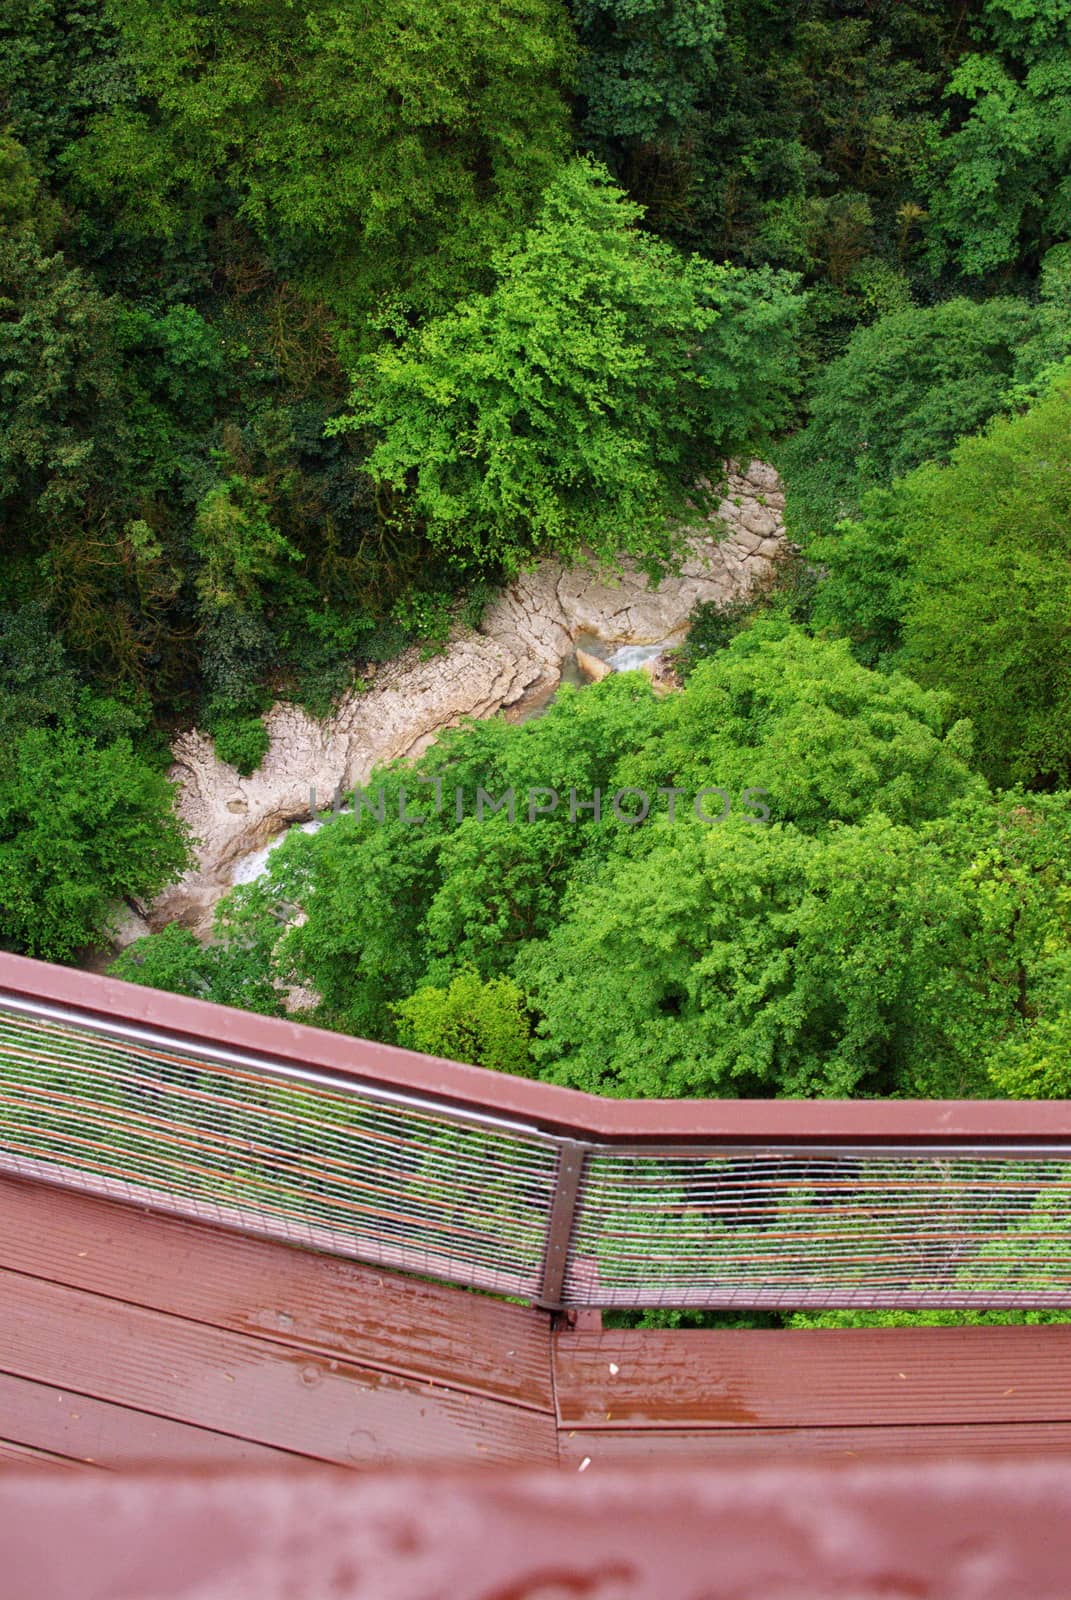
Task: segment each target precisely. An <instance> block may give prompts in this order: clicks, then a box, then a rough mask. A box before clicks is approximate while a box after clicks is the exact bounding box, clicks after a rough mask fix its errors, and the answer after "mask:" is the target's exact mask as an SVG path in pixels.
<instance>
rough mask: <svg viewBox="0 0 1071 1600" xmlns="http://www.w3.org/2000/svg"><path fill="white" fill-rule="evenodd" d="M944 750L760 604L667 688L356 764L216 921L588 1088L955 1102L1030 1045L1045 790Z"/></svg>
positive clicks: (486, 1052) (1045, 850)
mask: <svg viewBox="0 0 1071 1600" xmlns="http://www.w3.org/2000/svg"><path fill="white" fill-rule="evenodd" d="M969 757H970V739H969V730H968V729H967V727H966V726H965V725H963V724H962V723H956V722H954V721H953V719H952V716H951V712H950V706H949V701H948V698H947V697H946V696H944V695H942V694H939V693H937V692H935V691H931V690H924V689H922V688H920V687H919V686H918V685H917V684H915V683H914V682H913V681H912V680H911V679H909V678H907V677H903V676H900V675H895V674H894V675H889V674H880V673H875V672H873V671H870V670H868V669H866V668H864V667H862V666H860V665H858V664H857V663H856V662H855V661H854V660H853V659H852V657H851V655H850V652H849V650H848V647H847V644H846V642H844V641H829V642H825V641H820V640H817V639H814V638H812V637H809V636H808V634H807V633H806V632H804V631H803V630H801V629H799V628H796V627H793V626H791V625H789V624H787V623H786V622H784V621H783V620H781V619H777V618H772V619H768V620H759V621H756V622H755V623H754V624H753V625H752V626H751V627H750V628H747V629H745V630H743V631H742V632H741V633H739V634H738V635H737V637H736V638H735V639H734V640H733V642H732V643H731V644H730V645H729V646H728V647H726V648H725V649H723V650H722V651H720V652H718V653H717V654H716V655H715V656H714V657H712V658H711V659H710V660H708V661H705V662H703V663H700V664H699V665H697V666H696V667H695V669H694V670H693V671H692V673H691V675H690V677H689V679H688V683H687V686H686V687H685V689H684V690H683V691H682V692H681V693H680V694H677V695H672V696H670V697H668V698H663V699H660V698H658V697H656V696H655V695H654V694H653V693H652V692H651V690H650V688H649V687H648V685H647V683H646V680H645V679H643V678H642V677H640V676H639V675H634V674H626V675H623V676H619V677H616V678H611V679H610V680H608V681H606V682H604V683H603V684H600V685H598V686H596V687H594V688H590V689H585V690H580V691H577V690H573V691H569V690H565V691H562V692H561V693H560V694H559V697H558V699H557V701H556V702H555V704H554V706H553V707H552V708H551V710H550V711H549V712H548V713H547V715H546V716H545V717H543V718H542V719H540V720H539V721H537V722H534V723H529V724H527V725H524V726H521V727H514V726H508V725H506V724H501V723H485V724H477V725H475V726H473V727H471V728H469V729H467V730H464V731H462V732H461V733H459V734H456V735H453V736H450V737H447V738H444V739H443V740H442V741H441V742H440V744H439V745H438V746H437V747H435V748H434V749H433V750H432V751H430V752H429V753H428V755H426V756H425V757H424V758H423V759H422V761H421V762H420V763H418V765H417V766H416V767H412V766H409V765H408V764H405V763H397V764H395V765H394V766H392V767H390V768H387V769H384V770H383V771H381V772H379V773H377V774H375V775H374V777H373V780H372V782H371V783H370V784H369V786H368V787H367V789H366V790H365V791H362V792H361V793H360V794H359V795H358V796H357V797H356V798H355V803H354V808H353V809H352V810H351V812H350V813H349V814H345V815H342V816H340V817H338V818H337V819H335V820H332V821H330V822H328V823H327V824H326V825H325V826H324V827H323V828H322V829H321V830H320V831H319V832H318V833H317V834H315V835H306V834H297V835H292V836H291V838H290V839H289V840H288V842H287V843H286V844H285V846H284V847H283V848H282V849H280V850H279V851H277V852H276V853H275V854H274V855H273V857H272V865H271V871H270V873H269V875H268V876H267V878H265V879H264V880H261V881H260V882H258V883H257V884H255V885H253V886H251V887H249V888H247V889H243V890H239V891H236V893H235V894H234V895H233V896H232V899H231V901H230V903H229V904H226V905H225V909H224V911H223V913H222V920H221V937H222V938H225V939H226V940H227V941H228V943H229V946H230V948H231V949H232V950H234V951H236V952H238V951H240V952H241V956H240V957H239V956H237V955H236V956H235V957H234V959H235V960H238V959H240V960H242V961H244V962H246V963H249V962H250V961H252V962H253V963H254V968H255V970H257V971H258V972H259V975H260V983H261V987H263V985H264V983H265V982H268V981H270V980H274V981H275V982H276V984H277V985H284V984H292V983H302V984H306V985H309V986H311V988H312V990H313V991H315V993H316V994H317V995H319V996H320V997H321V1000H322V1005H321V1009H320V1011H319V1013H318V1017H319V1020H322V1021H325V1022H327V1023H328V1024H329V1025H332V1026H336V1027H343V1028H346V1029H349V1030H352V1031H355V1032H359V1033H365V1034H372V1035H374V1036H376V1037H379V1038H385V1039H393V1040H397V1041H399V1042H402V1043H405V1044H409V1045H414V1046H416V1047H418V1048H421V1049H424V1050H429V1051H431V1052H432V1053H442V1052H446V1053H449V1054H453V1055H457V1056H461V1057H462V1058H464V1059H468V1060H473V1061H477V1062H479V1063H481V1064H484V1065H487V1066H493V1067H499V1068H504V1069H505V1070H514V1071H518V1070H521V1071H536V1072H538V1073H539V1075H540V1076H543V1077H545V1078H547V1079H549V1080H551V1081H554V1082H559V1083H566V1084H571V1085H574V1086H576V1087H581V1088H585V1089H589V1090H596V1091H600V1092H603V1093H608V1094H617V1095H621V1094H624V1095H732V1094H752V1095H760V1096H761V1095H771V1094H792V1095H801V1094H802V1095H816V1094H817V1095H821V1094H834V1095H851V1094H871V1095H874V1094H907V1095H924V1096H925V1095H934V1094H935V1095H947V1096H952V1097H958V1096H961V1095H971V1094H979V1093H981V1094H984V1093H986V1092H991V1082H992V1080H991V1079H990V1077H989V1072H990V1070H992V1071H993V1072H994V1073H1000V1074H1003V1075H1004V1078H1005V1079H1006V1078H1007V1076H1008V1074H1009V1073H1013V1074H1014V1073H1016V1072H1017V1073H1018V1074H1019V1077H1018V1079H1017V1081H1019V1082H1022V1081H1024V1080H1025V1077H1026V1075H1027V1074H1029V1073H1031V1072H1034V1073H1038V1074H1040V1073H1042V1072H1043V1071H1044V1070H1045V1068H1044V1065H1043V1063H1044V1060H1045V1059H1046V1057H1045V1051H1046V1050H1049V1051H1051V1049H1052V1047H1053V1038H1052V1032H1051V1029H1052V1026H1053V1021H1054V1016H1055V1013H1054V1012H1053V1004H1054V1001H1055V1002H1058V1001H1059V998H1060V997H1061V996H1062V995H1063V993H1064V987H1065V986H1066V963H1065V964H1064V965H1063V966H1061V965H1060V964H1059V962H1056V965H1055V966H1054V960H1055V952H1056V951H1058V950H1059V949H1060V948H1062V947H1063V946H1064V945H1065V944H1066V942H1067V940H1068V934H1069V932H1071V922H1069V918H1071V804H1069V797H1068V795H1066V794H1059V795H1050V796H1040V795H1033V796H1027V795H1026V794H1023V793H1018V794H1016V793H1011V794H1007V795H1000V794H993V793H992V792H991V791H990V790H989V789H988V787H987V785H986V783H985V782H984V780H983V779H982V778H981V777H979V776H978V775H977V774H976V773H974V772H973V771H972V769H971V766H970V760H969ZM596 790H600V791H601V795H600V806H599V814H596V809H595V807H594V804H593V802H594V797H595V791H596ZM481 791H482V800H481ZM511 793H512V796H513V800H514V806H513V815H512V817H511V816H510V814H509V810H508V808H507V805H506V801H507V797H508V796H509V795H510V794H511ZM459 797H460V798H459ZM555 797H556V798H555ZM492 808H493V809H492ZM414 818H417V819H420V820H417V821H414V820H413V819H414ZM158 944H159V941H153V940H150V941H148V943H147V944H146V945H144V946H143V947H141V948H140V949H139V948H138V947H135V948H134V949H133V950H132V951H131V952H129V953H128V954H127V955H126V956H125V957H124V958H123V963H122V967H121V970H122V972H123V974H124V975H126V976H129V977H134V978H141V979H142V980H143V981H144V980H148V981H154V978H155V977H156V976H157V975H158V974H159V972H160V970H161V968H160V965H159V963H160V961H161V959H162V957H161V956H159V955H157V954H156V953H155V952H156V950H157V947H158ZM212 948H213V947H210V949H212ZM169 952H170V947H169ZM187 954H188V958H189V962H190V967H189V973H190V976H189V977H188V978H186V979H184V980H183V983H184V986H187V987H188V986H189V984H190V983H191V982H192V981H195V978H197V979H202V980H203V974H204V972H205V961H206V957H205V954H204V952H202V951H201V950H200V949H199V948H198V947H196V946H195V945H193V944H191V945H190V946H189V949H188V952H187ZM210 959H212V960H215V959H218V957H216V956H212V957H211V958H210ZM141 962H145V963H146V965H145V966H144V967H142V968H140V969H139V963H141ZM258 962H259V963H260V965H259V967H257V963H258ZM224 965H225V963H224ZM208 992H211V993H215V994H217V995H219V997H222V991H221V990H219V989H212V987H211V984H210V986H209V991H208ZM251 992H252V990H251ZM529 1033H531V1038H530V1039H529Z"/></svg>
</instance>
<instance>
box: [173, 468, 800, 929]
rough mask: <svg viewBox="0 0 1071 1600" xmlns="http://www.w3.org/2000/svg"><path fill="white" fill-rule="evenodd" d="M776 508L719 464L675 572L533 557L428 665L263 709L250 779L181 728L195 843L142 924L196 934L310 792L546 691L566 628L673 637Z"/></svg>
mask: <svg viewBox="0 0 1071 1600" xmlns="http://www.w3.org/2000/svg"><path fill="white" fill-rule="evenodd" d="M783 511H784V497H783V495H782V493H781V485H780V482H779V479H778V477H777V474H776V472H775V471H774V469H773V468H772V467H769V466H766V465H765V464H764V463H762V462H758V461H754V462H752V463H751V464H750V466H749V467H747V468H746V469H745V470H741V471H736V470H730V472H729V475H728V482H727V487H726V491H725V498H724V499H723V500H722V502H721V504H720V506H719V507H718V511H717V513H716V515H715V517H712V519H711V520H712V522H715V524H717V523H721V524H724V527H725V530H726V533H725V536H722V529H721V527H716V529H715V528H712V529H711V531H710V532H707V531H706V530H705V529H703V530H701V531H697V532H696V533H695V534H694V535H693V536H692V537H691V538H690V540H689V553H688V556H687V559H686V560H685V562H684V564H683V566H682V569H681V572H680V574H679V575H675V576H673V577H670V578H666V579H664V580H663V582H662V583H661V584H660V585H659V587H658V588H657V589H655V588H652V586H651V585H650V583H649V582H648V579H647V578H646V576H645V575H644V574H643V573H641V572H637V571H636V570H635V568H633V567H629V566H626V568H625V570H624V571H623V572H621V573H620V574H618V575H615V576H613V577H611V578H606V577H602V576H599V575H598V574H597V573H595V572H593V571H591V570H585V569H583V568H565V567H562V566H561V565H560V564H559V563H555V562H550V561H545V562H542V563H541V564H540V565H539V566H538V567H536V568H535V569H534V570H533V571H531V572H527V573H524V574H523V575H522V576H521V577H520V578H519V579H518V580H517V581H516V583H514V584H511V585H510V587H509V588H508V589H506V590H505V591H504V592H503V593H502V594H500V595H499V596H498V597H497V599H495V600H494V601H493V602H492V603H491V605H490V606H489V607H488V608H487V611H486V612H485V614H484V618H483V621H482V623H481V624H480V628H479V630H478V631H477V632H473V631H472V630H471V629H458V630H457V631H456V632H455V634H454V635H453V636H452V638H451V640H450V643H449V645H448V647H447V649H446V651H445V652H444V653H443V654H442V655H440V656H436V657H435V658H433V659H432V660H430V661H421V660H420V659H419V654H418V652H417V651H415V650H411V651H408V652H407V653H406V654H405V655H403V656H401V657H399V659H398V660H396V661H393V662H391V663H389V665H387V666H385V667H382V668H380V670H379V671H378V673H377V674H376V677H375V681H374V683H373V685H372V686H371V687H370V688H368V689H366V690H365V691H364V692H362V693H354V694H351V695H350V696H348V697H347V699H346V700H345V701H344V702H343V703H342V704H341V705H340V706H339V708H338V710H337V711H336V712H335V714H334V715H333V716H332V717H331V718H330V719H328V720H327V721H326V722H322V723H320V722H315V721H313V719H312V718H311V717H309V716H308V715H307V714H306V713H305V712H304V711H302V710H300V709H299V708H298V707H296V706H292V705H285V704H282V705H277V706H275V707H274V708H273V710H272V711H271V712H270V713H269V715H268V718H267V725H268V731H269V733H270V735H271V745H270V747H269V750H268V753H267V755H266V756H265V758H264V761H263V763H262V764H261V766H260V768H259V769H258V770H257V771H256V772H255V773H254V774H253V775H252V777H249V778H242V777H240V776H239V775H238V774H237V773H236V772H235V770H234V768H233V767H228V766H226V765H224V763H223V762H222V761H220V760H219V759H218V757H217V756H216V754H215V749H214V746H213V744H212V741H211V739H209V738H208V737H207V736H206V735H205V734H202V733H198V732H197V731H193V732H190V733H185V734H183V735H181V736H180V737H179V738H178V739H177V740H176V741H175V745H174V747H173V748H174V756H175V764H174V766H173V768H172V770H171V776H172V778H174V779H175V780H177V781H178V783H179V784H180V785H181V793H180V796H179V811H180V813H181V815H182V817H183V818H184V820H185V821H186V822H187V824H188V825H189V828H190V831H191V833H192V834H193V836H194V838H195V839H196V840H197V841H198V843H197V865H196V867H195V868H194V869H193V870H192V871H191V872H189V873H187V874H186V876H185V877H184V878H183V879H182V880H181V882H180V883H178V884H176V885H175V886H174V887H173V888H172V889H168V890H166V891H165V892H164V894H162V895H161V896H160V897H159V898H158V899H157V900H156V901H155V902H154V904H153V906H152V908H151V914H150V920H151V923H152V926H153V927H154V928H159V927H162V926H163V925H164V924H165V923H167V922H172V921H180V922H182V923H183V924H184V925H185V926H187V927H190V928H193V929H194V930H195V931H197V932H204V931H207V928H208V926H209V924H210V922H211V917H212V910H213V907H214V905H215V902H216V901H217V900H218V899H219V897H220V895H221V894H223V893H224V891H225V890H226V889H227V888H228V887H229V885H230V884H231V882H232V880H233V873H234V870H235V866H236V863H237V862H238V861H239V860H240V858H241V857H243V856H245V855H248V854H249V853H250V852H252V851H255V850H258V849H260V848H261V847H262V846H263V845H265V844H266V843H267V842H268V841H269V840H270V839H271V838H273V837H274V836H275V835H276V834H278V833H280V832H281V831H282V830H283V829H284V828H286V827H288V826H289V825H290V824H291V823H294V822H300V821H304V820H305V819H306V818H307V817H308V815H309V810H310V790H312V789H315V791H316V796H317V801H318V804H319V805H320V806H321V807H324V806H326V804H327V803H328V801H329V799H330V797H331V795H332V794H333V793H334V791H335V789H336V787H338V786H339V785H341V786H342V788H343V790H347V789H350V788H353V787H354V786H355V785H358V784H361V783H364V782H365V781H366V780H367V778H368V775H369V773H370V772H371V770H372V768H373V766H375V765H377V764H378V763H381V762H384V761H390V760H393V759H395V758H397V757H399V756H415V755H419V754H420V753H421V752H422V751H423V750H425V749H426V748H427V746H428V745H429V744H430V743H431V742H432V740H433V739H434V738H435V736H436V735H437V734H438V733H440V732H441V731H442V730H443V729H444V728H452V727H456V726H457V725H458V724H459V723H460V722H461V721H462V719H464V718H468V717H485V716H489V715H491V713H493V712H495V711H498V710H501V709H503V708H505V707H511V706H513V707H516V706H518V705H519V703H521V702H522V701H526V700H527V699H528V698H529V697H533V698H535V697H540V696H542V697H546V696H547V695H548V694H549V693H551V692H552V691H553V689H554V688H555V687H556V686H557V684H558V681H559V678H560V675H561V667H562V663H563V662H564V661H565V660H566V659H567V658H568V657H569V656H571V655H572V653H573V650H574V641H575V640H576V637H577V635H578V634H581V633H587V634H591V635H593V636H594V637H595V638H597V639H600V640H602V641H604V642H605V643H607V644H611V645H626V644H632V645H642V644H653V643H656V642H658V641H660V640H675V639H676V638H677V637H678V636H679V637H681V638H683V636H684V634H685V632H686V631H687V626H688V619H689V617H690V615H691V613H692V611H693V609H694V608H695V606H696V605H697V604H698V603H699V602H700V601H705V600H714V601H722V602H724V601H728V600H731V599H734V598H735V597H737V596H738V595H740V594H742V593H744V592H746V591H747V590H749V589H750V588H751V587H752V586H753V585H754V584H755V583H757V582H759V581H761V579H763V578H765V577H766V576H768V574H769V571H770V563H771V561H772V560H773V559H774V558H775V557H776V556H777V555H778V554H779V553H781V552H782V551H783V549H784V547H785V540H784V528H783V522H782V515H783Z"/></svg>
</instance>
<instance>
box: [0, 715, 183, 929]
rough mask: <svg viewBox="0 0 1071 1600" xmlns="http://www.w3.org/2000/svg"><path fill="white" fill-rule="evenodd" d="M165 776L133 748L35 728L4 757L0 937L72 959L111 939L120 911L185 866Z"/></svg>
mask: <svg viewBox="0 0 1071 1600" xmlns="http://www.w3.org/2000/svg"><path fill="white" fill-rule="evenodd" d="M187 860H188V853H187V848H186V842H185V839H184V836H183V832H182V829H181V828H180V826H179V823H178V820H177V818H176V817H175V814H174V810H173V791H172V788H171V785H170V784H169V783H168V781H167V779H166V777H164V775H163V774H162V773H160V772H156V771H154V770H153V769H152V768H151V767H150V766H148V765H147V763H146V762H145V761H144V760H143V759H142V758H141V757H139V756H138V755H136V754H135V752H134V750H133V748H132V746H131V743H130V740H129V739H127V738H117V739H114V740H112V741H110V742H109V743H107V744H105V745H98V744H97V743H95V742H94V741H93V740H92V739H89V738H86V737H85V736H84V735H81V734H79V733H77V732H75V731H74V730H72V729H70V728H64V727H61V728H55V729H53V728H30V729H27V730H26V731H25V732H24V733H21V734H19V735H18V736H17V737H16V738H15V739H14V740H12V741H11V743H10V744H6V745H4V746H3V747H2V748H0V938H2V939H3V940H4V942H5V943H6V944H7V945H8V946H9V948H10V947H14V948H15V949H18V950H22V951H24V952H25V953H26V954H28V955H36V956H43V957H44V958H45V959H46V960H51V961H62V960H69V959H70V958H71V957H72V956H74V955H76V954H77V952H78V950H79V949H80V948H81V947H82V946H84V945H89V944H97V943H100V942H102V941H103V939H104V938H105V937H106V935H107V932H108V929H109V925H110V922H111V918H112V915H113V908H114V902H115V901H116V900H120V899H122V898H123V897H124V896H130V895H136V896H146V897H151V896H153V895H155V894H157V893H159V891H160V890H161V889H163V888H164V886H165V885H166V884H168V883H170V882H171V881H172V880H173V879H174V878H176V877H177V876H178V874H179V872H180V871H181V870H182V868H183V867H184V866H185V865H186V864H187Z"/></svg>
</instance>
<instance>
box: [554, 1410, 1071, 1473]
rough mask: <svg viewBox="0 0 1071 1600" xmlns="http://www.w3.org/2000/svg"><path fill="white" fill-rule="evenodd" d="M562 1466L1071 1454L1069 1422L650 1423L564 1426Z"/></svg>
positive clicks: (1070, 1424) (560, 1442)
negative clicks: (627, 1428)
mask: <svg viewBox="0 0 1071 1600" xmlns="http://www.w3.org/2000/svg"><path fill="white" fill-rule="evenodd" d="M558 1443H559V1448H560V1452H561V1464H562V1466H563V1467H567V1468H570V1469H572V1470H575V1469H576V1468H578V1467H579V1466H580V1465H581V1463H582V1462H583V1461H584V1460H585V1459H586V1460H587V1461H588V1462H589V1464H591V1465H594V1466H600V1465H615V1464H617V1463H618V1462H621V1463H626V1464H627V1463H629V1462H640V1463H642V1462H645V1461H667V1462H669V1461H682V1462H686V1461H703V1462H706V1463H708V1464H710V1465H718V1464H719V1463H721V1462H724V1461H740V1462H744V1463H751V1462H756V1461H758V1462H772V1461H776V1460H801V1459H802V1460H808V1459H812V1458H815V1457H821V1458H822V1459H823V1460H828V1459H832V1460H835V1461H893V1460H907V1459H912V1458H917V1459H922V1460H932V1459H933V1458H935V1457H942V1458H948V1457H954V1458H962V1457H969V1458H972V1459H979V1458H982V1457H985V1458H987V1459H994V1460H997V1459H1001V1460H1003V1459H1005V1458H1006V1457H1008V1456H1025V1457H1029V1458H1031V1459H1033V1458H1034V1457H1036V1456H1039V1455H1059V1456H1064V1457H1071V1423H1066V1422H1008V1423H987V1422H977V1423H959V1424H957V1423H939V1424H936V1425H933V1426H926V1425H917V1426H909V1427H896V1426H891V1427H885V1428H739V1429H738V1428H717V1429H714V1428H697V1429H693V1430H692V1431H691V1432H688V1431H685V1430H683V1429H682V1430H661V1429H655V1428H645V1429H642V1430H638V1431H635V1432H621V1433H614V1432H613V1431H612V1430H611V1429H594V1430H592V1429H587V1428H579V1429H572V1428H570V1429H563V1430H562V1432H561V1433H560V1434H559V1436H558Z"/></svg>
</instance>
